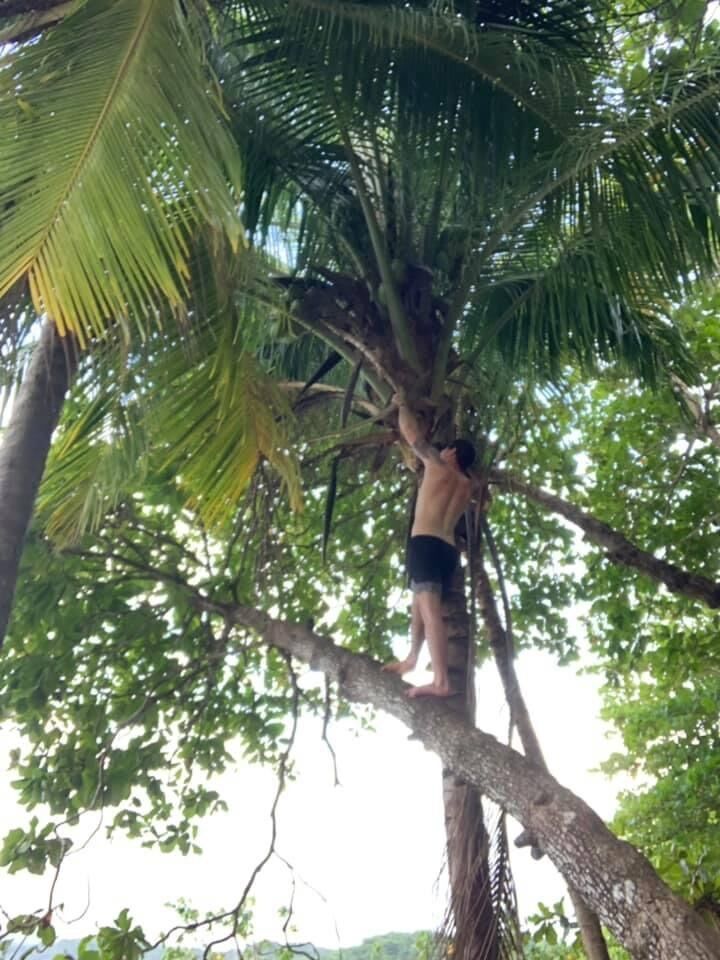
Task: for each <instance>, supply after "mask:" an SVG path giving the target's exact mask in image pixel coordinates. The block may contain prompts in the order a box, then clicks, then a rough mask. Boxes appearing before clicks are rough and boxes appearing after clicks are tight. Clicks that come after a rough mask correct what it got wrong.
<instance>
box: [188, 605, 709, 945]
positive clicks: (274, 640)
mask: <svg viewBox="0 0 720 960" xmlns="http://www.w3.org/2000/svg"><path fill="white" fill-rule="evenodd" d="M188 589H189V590H191V591H192V592H193V594H194V602H195V603H196V604H197V606H198V607H199V608H200V609H203V610H206V611H208V612H210V613H215V614H217V615H218V616H220V617H222V618H223V619H227V620H229V621H230V622H232V623H234V624H235V625H237V626H239V627H243V628H249V629H251V630H253V631H255V632H257V633H258V634H259V635H260V637H261V638H262V640H263V641H264V642H265V643H267V644H269V645H271V646H273V647H276V648H277V649H279V650H284V651H287V652H288V653H290V654H291V655H292V656H293V657H296V658H297V659H298V660H301V661H303V662H304V663H307V664H308V665H309V666H310V667H311V669H314V670H320V671H322V672H323V673H324V674H325V675H326V676H327V677H328V678H329V679H330V680H333V681H335V682H336V683H338V684H339V688H340V692H341V694H342V695H343V696H345V697H347V698H348V699H349V700H352V701H356V702H359V703H367V704H371V705H372V706H374V707H376V708H378V709H382V710H385V711H387V712H388V713H391V714H392V715H393V716H394V717H396V718H397V719H399V720H401V721H402V722H403V723H405V724H407V725H408V726H409V727H410V728H411V730H412V731H413V734H414V736H415V737H417V739H419V740H420V741H421V742H422V743H423V744H424V745H425V746H426V747H427V748H428V749H429V750H432V751H433V752H435V753H437V754H438V755H439V756H440V758H441V759H442V761H443V763H444V765H445V766H446V767H449V768H450V769H452V770H453V771H455V773H456V775H457V776H459V777H462V778H463V779H464V780H466V781H467V782H468V783H469V784H472V785H474V786H476V787H478V788H479V789H480V790H481V791H482V793H483V794H485V795H487V796H488V797H490V798H491V799H492V800H494V801H495V802H496V803H498V804H499V805H500V806H502V807H503V808H505V809H506V810H507V811H508V812H509V813H511V814H512V816H514V817H515V818H516V819H517V820H518V821H519V822H520V823H522V824H523V826H524V827H525V828H526V829H528V830H530V831H532V833H533V834H534V835H535V836H536V837H537V839H538V842H539V843H540V845H541V846H542V848H543V849H544V850H545V852H546V853H547V854H548V856H549V857H550V859H551V860H552V861H553V863H554V864H555V865H556V867H557V868H558V869H559V870H560V872H561V873H562V874H563V876H564V877H565V879H566V880H567V881H568V883H570V884H572V885H574V886H575V887H576V888H577V890H578V891H579V892H580V894H581V895H582V896H583V898H584V899H585V901H586V903H587V904H588V905H589V906H590V907H591V909H593V910H594V911H595V912H596V913H597V914H598V916H599V917H600V919H601V920H602V921H603V923H605V924H606V926H607V927H608V928H609V929H610V930H611V931H612V933H613V934H614V935H615V936H616V937H617V939H618V940H619V941H620V942H621V943H622V944H623V945H624V946H625V947H626V948H627V949H628V950H629V951H630V953H631V954H632V955H633V957H634V958H635V960H657V958H659V957H667V958H670V957H675V956H683V957H684V958H686V960H716V958H717V957H718V956H719V955H720V934H718V933H717V932H715V931H713V930H711V929H710V927H708V926H707V925H706V924H705V922H704V921H703V920H702V919H701V918H700V917H699V916H698V915H697V914H696V913H694V912H693V910H692V909H691V908H690V907H689V906H688V904H686V903H685V902H684V901H683V900H681V899H680V898H679V897H677V896H676V895H675V894H674V893H672V891H671V890H670V889H669V888H668V887H667V886H666V885H665V884H664V883H663V881H662V880H661V879H660V878H659V877H658V875H657V874H656V873H655V871H654V870H653V868H652V867H651V865H650V864H649V862H648V861H647V860H646V859H645V857H643V856H642V854H640V853H638V851H636V850H635V849H634V848H633V847H631V846H630V845H629V844H627V843H625V842H623V841H621V840H618V839H617V837H615V836H613V834H612V833H611V832H610V831H609V830H608V829H607V827H606V826H605V825H604V823H603V822H602V820H601V819H600V818H599V817H598V816H597V814H596V813H594V812H593V811H592V810H591V809H590V807H589V806H588V805H587V804H586V803H584V802H583V801H582V800H580V799H579V798H578V797H576V796H574V794H572V793H571V792H570V791H569V790H566V789H565V788H564V787H562V786H561V785H560V784H559V783H558V782H557V781H556V780H555V779H554V778H553V777H551V776H550V775H549V774H548V773H547V772H546V771H544V770H543V769H541V768H540V767H538V766H537V765H536V764H534V763H531V762H530V761H528V760H527V759H526V758H525V757H523V756H522V755H521V754H519V753H517V752H516V751H515V750H513V749H511V748H510V747H506V746H503V745H502V744H501V743H499V742H498V741H497V740H496V739H495V738H494V737H492V736H490V735H489V734H486V733H483V732H482V731H480V730H477V729H475V728H474V727H472V726H470V725H469V724H467V723H466V722H465V721H464V720H463V719H462V718H461V717H460V716H459V715H458V714H457V713H456V712H454V711H453V710H452V709H451V708H450V707H449V706H448V705H447V704H445V703H443V702H440V701H427V702H424V703H421V702H419V701H418V700H412V699H410V698H408V697H407V695H406V690H407V688H406V686H405V684H404V683H403V681H402V680H400V678H398V677H395V676H392V675H390V674H388V673H385V672H383V671H382V670H381V668H380V664H379V663H377V662H375V661H374V660H372V659H371V658H370V657H368V656H366V655H365V654H359V653H352V652H350V651H349V650H346V649H343V648H342V647H339V646H337V645H336V644H334V643H333V642H332V641H331V640H330V639H329V638H327V637H324V636H321V635H320V634H317V633H314V632H313V631H312V630H310V629H309V628H307V627H304V626H301V625H300V624H295V623H289V622H286V621H283V620H276V619H273V618H272V617H270V616H269V615H268V614H266V613H264V612H263V611H261V610H256V609H254V608H252V607H247V606H242V605H236V604H223V603H217V602H215V601H213V600H211V599H209V598H207V597H203V596H202V595H201V594H199V593H198V592H197V591H195V590H193V589H192V588H190V587H188Z"/></svg>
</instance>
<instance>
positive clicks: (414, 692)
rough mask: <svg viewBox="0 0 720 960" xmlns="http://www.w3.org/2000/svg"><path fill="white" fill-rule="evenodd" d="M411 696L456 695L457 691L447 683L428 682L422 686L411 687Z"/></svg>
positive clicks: (408, 693)
mask: <svg viewBox="0 0 720 960" xmlns="http://www.w3.org/2000/svg"><path fill="white" fill-rule="evenodd" d="M407 695H408V696H409V697H412V698H415V697H454V696H455V691H454V690H451V689H450V686H449V685H448V684H447V683H426V684H425V685H424V686H422V687H410V689H409V690H408V692H407Z"/></svg>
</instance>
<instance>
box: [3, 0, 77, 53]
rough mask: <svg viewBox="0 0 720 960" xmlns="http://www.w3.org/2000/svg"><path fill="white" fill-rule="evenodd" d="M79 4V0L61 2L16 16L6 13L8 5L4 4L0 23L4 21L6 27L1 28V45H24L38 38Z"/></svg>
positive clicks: (62, 0)
mask: <svg viewBox="0 0 720 960" xmlns="http://www.w3.org/2000/svg"><path fill="white" fill-rule="evenodd" d="M77 2H78V0H60V2H59V3H58V2H55V3H52V4H51V5H49V6H47V8H46V9H43V10H40V9H37V10H33V11H28V12H26V13H15V14H12V13H10V12H6V11H5V7H6V4H3V5H2V10H1V11H0V21H3V23H4V26H0V43H3V44H5V43H8V44H9V43H22V42H23V40H28V39H30V37H34V36H36V35H37V34H38V33H40V31H41V30H43V29H44V28H45V27H52V26H54V25H55V24H56V23H59V22H60V21H61V20H64V19H65V17H67V16H69V14H71V13H72V12H73V10H74V9H75V7H76V6H77ZM6 21H9V22H6Z"/></svg>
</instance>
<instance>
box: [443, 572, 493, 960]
mask: <svg viewBox="0 0 720 960" xmlns="http://www.w3.org/2000/svg"><path fill="white" fill-rule="evenodd" d="M443 614H444V619H445V623H446V626H447V628H448V673H449V676H450V685H451V687H452V688H453V689H454V690H458V691H460V695H459V696H456V697H453V698H452V699H451V700H450V701H448V707H449V709H450V710H452V711H454V712H456V713H457V714H458V715H459V716H460V717H461V718H462V719H463V720H464V721H465V722H467V723H470V724H473V723H474V721H475V686H474V672H475V670H474V656H473V648H472V637H471V629H470V617H469V616H468V612H467V605H466V602H465V591H464V577H463V574H462V570H461V568H460V567H458V569H457V571H456V574H455V578H454V580H453V585H452V590H451V591H450V594H449V596H448V597H447V598H446V600H445V602H444V604H443ZM442 777H443V803H444V808H445V835H446V837H447V854H448V874H449V879H450V902H451V910H452V923H451V924H450V925H449V926H450V929H451V930H452V938H453V947H454V956H455V957H457V960H497V958H498V955H499V943H498V923H497V918H496V916H495V909H494V905H493V902H492V889H491V883H490V869H489V863H488V853H489V838H488V833H487V829H486V826H485V817H484V813H483V805H482V794H481V793H480V791H479V790H478V789H477V787H475V786H474V785H473V784H469V783H467V782H466V781H465V779H464V778H463V777H461V776H458V775H457V774H456V773H455V771H454V770H453V769H452V768H451V767H448V766H445V767H444V768H443V773H442Z"/></svg>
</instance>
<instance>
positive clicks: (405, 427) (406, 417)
mask: <svg viewBox="0 0 720 960" xmlns="http://www.w3.org/2000/svg"><path fill="white" fill-rule="evenodd" d="M393 400H394V401H395V403H396V404H397V408H398V424H399V427H400V433H401V434H402V435H403V438H404V439H405V440H406V441H407V443H409V444H410V446H411V447H412V448H413V450H414V451H415V453H416V454H417V456H418V457H419V458H420V459H421V460H422V462H423V463H428V462H430V463H440V464H442V460H441V459H440V454H439V453H438V452H437V450H436V449H435V447H433V445H432V444H431V443H428V441H427V440H426V439H425V437H424V436H423V435H422V432H421V430H420V426H419V424H418V422H417V420H416V418H415V415H414V414H413V413H412V411H411V410H410V409H409V408H408V406H407V404H406V403H405V400H404V398H403V397H402V396H401V395H400V394H397V393H396V394H395V396H394V397H393Z"/></svg>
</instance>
